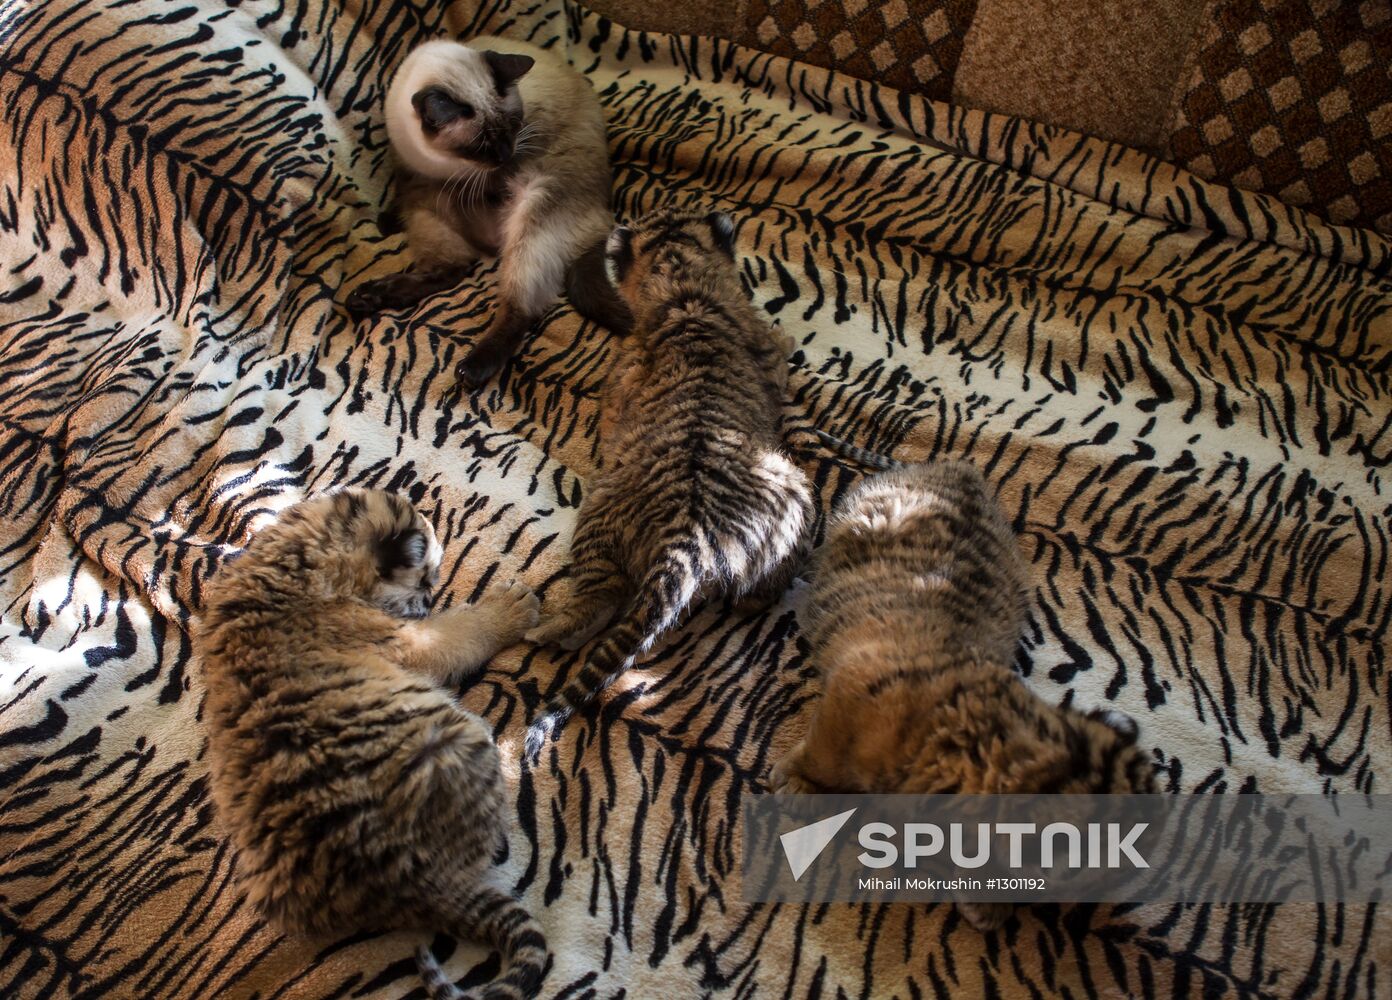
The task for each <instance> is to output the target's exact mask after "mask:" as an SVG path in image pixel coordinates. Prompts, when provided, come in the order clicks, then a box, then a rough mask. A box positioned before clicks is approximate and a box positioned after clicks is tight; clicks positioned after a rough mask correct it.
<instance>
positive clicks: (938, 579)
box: [770, 462, 1154, 926]
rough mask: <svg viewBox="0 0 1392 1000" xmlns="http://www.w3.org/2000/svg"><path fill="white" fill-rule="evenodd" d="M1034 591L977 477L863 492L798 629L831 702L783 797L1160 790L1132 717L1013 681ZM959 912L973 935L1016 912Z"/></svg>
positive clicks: (929, 472) (781, 776)
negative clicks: (1051, 697)
mask: <svg viewBox="0 0 1392 1000" xmlns="http://www.w3.org/2000/svg"><path fill="white" fill-rule="evenodd" d="M1027 581H1028V576H1027V572H1026V568H1025V563H1024V560H1023V559H1022V558H1021V555H1020V551H1019V547H1018V544H1017V542H1016V539H1015V536H1014V533H1013V532H1012V531H1011V530H1010V526H1009V524H1008V523H1007V522H1006V520H1005V516H1004V515H1003V513H1002V512H1001V511H1000V509H999V507H998V506H997V504H996V502H995V499H994V498H993V497H992V495H991V492H990V488H989V487H988V486H987V484H986V481H985V480H984V479H982V477H981V474H980V473H979V472H978V471H977V470H976V468H975V467H974V466H972V465H970V464H968V463H966V462H933V463H928V464H923V465H909V466H903V467H900V468H897V469H895V470H893V471H890V472H882V473H879V474H877V475H874V476H872V477H870V478H869V479H866V480H864V481H862V482H861V483H860V484H859V485H858V486H857V487H856V488H855V489H854V490H852V491H851V493H850V495H849V496H847V497H846V499H845V500H844V502H843V503H842V504H841V505H840V507H839V508H838V509H837V511H836V512H835V514H834V516H833V518H832V521H831V524H830V525H829V526H828V530H827V539H826V542H825V544H824V545H823V546H822V548H821V549H820V550H818V552H817V555H816V557H815V560H814V565H813V575H812V584H811V588H810V591H809V594H808V608H809V610H808V612H807V616H806V621H805V622H804V627H805V628H806V630H807V633H808V639H809V642H810V645H811V646H812V650H813V652H812V656H813V660H814V663H815V665H816V668H817V670H818V673H819V674H820V676H821V678H822V683H823V688H824V691H823V695H822V698H821V699H820V701H819V702H818V703H817V705H816V707H815V709H814V710H813V715H812V719H811V721H810V724H809V726H808V731H807V736H806V738H805V739H804V740H803V742H802V743H801V744H799V745H798V746H797V747H796V748H795V749H794V750H793V751H792V752H791V753H790V754H789V755H788V756H787V757H785V758H784V759H783V760H782V761H780V762H779V763H778V765H777V766H776V767H775V768H774V771H773V775H772V780H771V782H770V784H771V786H772V788H773V789H774V791H782V792H832V791H836V792H858V793H915V794H952V793H960V794H983V793H986V794H994V793H1017V794H1021V793H1055V792H1067V793H1095V794H1101V793H1111V792H1149V791H1153V790H1154V775H1153V770H1152V766H1151V764H1150V762H1149V761H1148V760H1147V758H1146V756H1145V755H1144V754H1143V753H1142V752H1141V751H1140V750H1139V749H1138V748H1137V746H1136V726H1135V723H1134V722H1132V721H1131V719H1130V718H1129V717H1127V716H1125V715H1123V714H1122V713H1120V712H1115V711H1110V710H1108V711H1102V712H1094V713H1090V714H1085V713H1083V712H1079V711H1075V710H1073V709H1072V708H1064V707H1060V706H1057V705H1051V704H1049V703H1048V702H1045V701H1044V700H1043V699H1041V698H1039V697H1037V696H1036V695H1034V694H1033V693H1032V692H1031V691H1030V690H1029V688H1028V687H1026V685H1025V683H1024V682H1023V681H1022V680H1021V679H1020V677H1019V676H1018V675H1017V674H1016V673H1015V671H1014V670H1013V669H1012V667H1011V663H1012V661H1013V659H1014V655H1015V648H1016V645H1017V643H1018V641H1019V637H1020V633H1021V630H1022V629H1023V626H1024V620H1025V593H1026V585H1027ZM962 909H963V911H964V913H965V914H966V915H967V917H968V919H970V920H972V922H973V923H975V924H977V925H978V926H994V925H996V924H998V923H999V922H1000V921H1001V920H1003V919H1004V917H1005V915H1006V914H1007V913H1008V908H1005V909H1002V908H1001V907H999V906H995V905H991V904H963V905H962Z"/></svg>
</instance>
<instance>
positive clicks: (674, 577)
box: [527, 209, 813, 755]
mask: <svg viewBox="0 0 1392 1000" xmlns="http://www.w3.org/2000/svg"><path fill="white" fill-rule="evenodd" d="M733 240H734V224H733V222H732V221H731V219H730V217H729V216H727V215H725V214H723V213H721V212H704V211H693V210H684V209H664V210H660V211H657V212H654V213H652V214H651V215H648V216H647V217H645V218H644V219H642V220H641V221H640V222H638V223H636V224H635V225H633V226H631V227H630V226H620V227H618V228H617V229H615V230H614V232H613V234H612V235H611V236H610V238H609V241H608V243H607V245H606V259H605V267H606V271H607V273H608V274H609V276H610V280H611V281H612V282H613V284H614V287H615V288H616V289H617V290H618V292H619V296H620V297H621V298H622V299H623V300H624V301H625V302H626V303H627V305H628V307H629V310H630V312H631V314H632V315H633V317H634V320H635V324H634V330H633V332H632V333H631V334H630V335H629V336H628V337H626V338H624V339H623V340H622V341H621V342H620V348H619V349H620V351H621V352H622V353H621V356H620V358H619V359H618V361H617V362H616V363H615V365H614V367H613V369H612V370H611V372H610V375H609V380H608V383H607V385H606V387H605V393H604V403H603V411H602V421H601V431H600V434H601V445H600V451H601V453H602V455H603V470H602V471H601V472H600V473H599V474H598V475H597V476H596V477H595V479H594V481H593V482H592V483H591V484H590V486H589V488H588V490H587V492H586V495H585V500H584V503H583V505H582V506H581V508H580V515H579V521H578V523H577V525H576V529H575V537H574V540H573V542H572V552H571V562H572V566H571V574H570V576H571V591H570V594H569V597H568V599H567V600H565V601H564V602H563V603H562V604H561V606H560V607H558V608H556V609H554V610H553V611H552V613H551V614H550V615H549V617H548V618H547V619H546V620H545V621H544V622H543V623H542V625H541V626H540V627H539V628H537V629H536V630H535V631H534V632H532V633H530V634H529V635H528V638H529V639H531V640H533V641H534V642H538V643H560V642H564V643H566V644H568V645H569V646H571V648H575V647H578V646H579V645H580V644H582V643H583V642H584V641H585V640H586V639H587V638H588V637H589V636H591V635H593V634H594V633H595V631H596V630H597V629H598V628H601V627H603V626H604V625H605V623H606V622H608V621H609V619H610V618H612V617H613V616H614V615H615V613H616V612H617V614H618V617H617V619H616V624H613V625H612V626H610V627H609V628H608V630H607V631H606V632H605V633H604V635H603V637H602V638H601V639H600V641H599V642H598V643H597V645H595V647H594V648H593V650H592V651H591V653H590V654H589V657H588V660H587V662H586V663H585V665H584V667H583V668H582V669H581V671H580V673H579V675H578V676H577V677H576V678H575V679H573V680H572V681H571V682H570V683H569V684H568V685H567V686H566V687H565V689H564V690H563V691H562V692H561V693H560V695H559V696H557V697H556V698H554V699H553V700H552V701H551V702H550V704H549V705H548V706H547V707H546V709H545V711H544V713H543V714H542V715H541V716H540V717H539V718H538V720H537V721H536V722H535V723H533V725H532V728H531V730H530V731H529V733H528V736H527V749H528V751H529V753H531V754H533V755H534V754H535V753H537V752H538V751H539V750H540V749H541V747H542V746H543V745H544V744H545V742H546V739H547V737H548V736H549V735H550V734H551V733H553V732H554V731H556V730H557V729H558V728H559V727H560V726H561V725H563V724H564V722H565V720H566V719H568V718H569V717H570V716H571V715H572V714H573V713H574V712H576V711H577V710H579V709H581V708H583V707H584V706H585V705H587V704H588V703H589V702H590V701H591V700H592V699H593V698H594V697H595V696H596V695H597V694H598V693H599V692H601V691H603V690H604V689H605V688H606V687H608V686H609V685H610V684H612V683H613V682H614V680H615V679H616V678H617V677H619V676H620V675H621V674H622V673H623V671H625V670H627V669H628V668H629V667H630V666H631V665H632V664H633V662H634V661H635V660H636V659H637V657H638V656H640V655H641V654H642V653H644V652H645V651H646V650H648V649H649V648H650V647H651V646H652V645H653V643H654V642H656V640H657V639H658V638H659V637H660V636H661V635H662V634H663V633H664V632H666V631H667V630H668V629H670V628H671V627H672V626H673V625H675V624H676V623H677V622H678V620H679V619H680V618H681V617H682V615H683V614H684V613H685V612H686V611H687V610H688V609H689V608H690V607H691V606H692V605H693V604H694V603H696V602H697V601H700V600H703V599H707V598H719V597H733V598H740V597H745V596H751V597H753V598H755V599H760V598H771V597H773V596H775V595H777V594H779V593H782V591H783V590H784V589H785V588H786V587H787V586H788V584H789V583H791V581H792V577H793V575H794V573H795V572H796V571H797V568H798V567H799V566H800V565H801V563H802V561H803V559H804V558H805V557H806V553H807V548H808V541H809V532H810V530H811V527H812V518H813V510H812V498H811V492H810V488H809V485H808V482H807V479H806V477H805V476H804V475H803V473H802V471H801V470H799V469H798V468H797V466H795V465H794V464H793V463H792V462H791V461H789V459H788V457H787V455H785V454H784V451H783V437H782V420H783V416H782V407H783V396H784V393H785V390H786V388H787V379H788V362H787V349H788V340H787V338H786V336H782V335H779V334H777V333H775V331H774V330H773V329H772V328H771V327H770V325H769V323H768V322H767V321H766V320H765V319H764V318H763V317H762V316H760V315H759V313H758V312H757V311H756V310H755V308H754V306H753V305H752V304H751V303H750V301H749V299H748V297H747V296H746V295H745V293H744V289H743V287H742V285H741V284H740V277H739V270H738V268H737V266H736V264H735V257H734V242H733Z"/></svg>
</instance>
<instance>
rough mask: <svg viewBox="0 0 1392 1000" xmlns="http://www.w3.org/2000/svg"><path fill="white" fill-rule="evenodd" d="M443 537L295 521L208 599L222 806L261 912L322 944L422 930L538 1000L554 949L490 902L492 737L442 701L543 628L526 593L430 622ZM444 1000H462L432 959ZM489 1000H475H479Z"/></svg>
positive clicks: (256, 548) (499, 593) (378, 511)
mask: <svg viewBox="0 0 1392 1000" xmlns="http://www.w3.org/2000/svg"><path fill="white" fill-rule="evenodd" d="M440 557H441V551H440V546H439V544H438V543H437V542H436V540H435V534H434V532H433V530H432V529H431V527H430V524H429V522H427V521H426V520H425V519H424V518H423V517H421V516H420V514H418V513H417V512H416V511H415V510H414V509H412V507H411V506H410V505H409V504H408V503H406V501H404V500H401V499H399V498H397V497H394V496H392V495H390V494H387V493H382V492H378V491H365V490H351V491H347V492H342V493H336V494H332V495H328V496H323V497H319V498H317V499H314V500H310V501H307V502H305V503H301V504H298V505H296V506H295V507H292V508H290V509H289V510H288V511H286V512H285V513H284V514H283V515H282V516H281V518H280V519H279V521H277V522H276V523H275V524H274V525H272V526H270V527H267V528H265V529H264V530H262V531H261V532H259V533H258V534H257V535H256V537H255V538H254V539H253V540H252V542H251V544H250V545H249V546H248V548H247V550H246V551H245V552H244V553H243V554H242V555H241V556H240V557H239V558H237V559H236V560H235V561H233V562H232V563H230V564H229V565H227V566H226V567H224V568H223V569H222V570H221V571H220V572H219V573H218V574H217V575H216V576H215V577H214V578H213V580H212V582H211V583H210V584H209V587H208V594H207V603H206V610H205V612H204V614H203V616H202V619H201V622H200V623H199V627H198V630H197V632H196V639H197V643H198V652H199V655H200V658H201V660H202V665H203V677H204V682H205V684H206V687H207V703H206V707H207V724H208V757H209V765H210V768H211V783H212V793H213V800H214V802H215V804H216V806H217V811H218V814H219V816H220V818H221V821H222V823H223V825H224V826H225V827H226V829H227V830H228V832H229V833H230V834H231V838H232V841H233V843H234V844H235V845H236V847H237V853H238V856H237V872H238V876H239V878H240V879H241V881H242V883H243V885H244V887H245V889H246V892H247V895H248V897H249V899H250V900H251V902H252V904H253V905H254V906H256V907H257V909H259V910H260V911H261V912H262V913H263V914H264V915H265V916H266V917H267V918H269V919H270V920H272V921H273V922H274V923H276V924H278V925H280V926H281V927H282V928H284V929H286V930H290V931H300V932H305V933H311V934H320V933H340V934H342V933H349V932H353V931H357V930H369V929H372V930H375V929H389V928H421V929H425V930H431V931H435V930H444V931H447V932H448V933H451V934H453V935H455V936H456V937H463V938H475V937H479V938H483V939H485V940H487V941H488V942H490V943H491V944H492V945H494V946H495V947H496V948H498V950H499V951H501V952H502V954H503V956H504V959H505V961H506V963H507V967H506V971H505V973H504V974H503V975H502V976H501V977H500V978H499V979H496V980H494V981H493V982H492V983H490V984H488V987H487V991H486V996H488V997H490V998H495V1000H504V998H517V997H530V996H532V995H533V994H534V993H535V992H536V989H537V987H538V986H539V984H540V982H541V977H542V974H543V971H544V968H545V965H546V959H547V948H546V940H545V938H544V937H543V936H542V932H541V928H540V927H539V926H538V925H537V923H536V921H535V920H533V919H532V917H531V915H530V914H529V913H528V912H527V911H526V910H525V909H523V907H522V906H521V904H519V903H518V902H517V901H516V900H515V899H514V898H513V897H512V896H510V895H508V894H507V893H504V892H502V891H501V890H498V889H495V888H492V887H490V886H488V885H485V884H484V883H483V882H482V878H483V876H484V875H485V874H486V873H487V870H488V868H489V866H490V864H491V862H492V856H493V852H494V850H495V848H496V847H497V846H498V845H499V843H500V840H501V838H502V837H503V830H504V824H505V823H506V822H507V804H506V802H505V800H504V787H503V781H502V776H501V773H500V771H499V767H498V751H497V749H496V747H495V746H494V745H493V735H492V731H491V730H490V729H489V727H488V726H487V725H486V724H485V723H484V722H483V721H482V720H481V719H479V718H478V717H477V716H474V715H471V714H470V713H468V712H466V711H464V710H463V709H461V708H460V707H459V706H458V705H457V704H456V703H455V701H454V699H453V698H452V697H451V695H450V693H449V692H448V691H447V690H445V688H444V687H443V686H442V685H444V684H446V683H448V682H450V681H452V680H455V679H457V678H458V677H460V676H461V675H463V674H465V673H468V672H469V671H472V670H475V669H477V668H479V667H481V666H482V665H483V664H484V663H485V662H486V661H487V660H488V659H489V658H490V657H492V656H493V655H494V654H495V653H496V652H498V651H499V650H500V649H503V648H504V647H506V646H510V645H512V644H513V643H515V642H517V641H518V640H519V639H520V638H521V637H522V634H523V632H525V631H526V630H527V629H528V628H529V627H531V626H532V625H533V624H535V622H536V618H537V600H536V597H535V596H534V595H533V594H532V592H531V591H530V590H529V589H528V588H526V587H524V586H521V585H519V584H513V585H511V586H509V587H502V588H498V589H495V590H492V591H489V592H488V593H486V594H485V595H484V596H483V598H482V599H481V600H480V601H479V602H478V603H477V604H473V605H469V606H463V607H454V608H451V609H450V610H448V611H445V612H442V613H440V614H435V615H431V616H429V617H427V616H426V612H427V609H428V607H429V604H430V592H431V588H433V587H434V586H435V584H436V581H437V579H438V576H439V564H440ZM417 962H418V964H419V966H420V970H421V977H422V979H423V980H424V981H425V984H426V988H427V992H428V994H429V996H430V997H431V998H432V1000H451V998H453V1000H458V998H461V997H464V996H466V994H464V993H462V992H460V991H459V990H458V989H456V988H455V987H454V985H453V984H452V983H450V982H449V981H448V980H447V979H446V978H445V976H444V974H443V972H442V971H441V969H440V966H439V963H438V962H436V960H435V958H434V956H433V955H432V954H431V953H430V950H429V948H427V947H425V946H422V947H421V948H420V950H419V951H418V953H417ZM468 995H469V996H475V994H472V993H471V994H468Z"/></svg>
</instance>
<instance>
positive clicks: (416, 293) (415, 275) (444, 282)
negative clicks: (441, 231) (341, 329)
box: [343, 264, 469, 319]
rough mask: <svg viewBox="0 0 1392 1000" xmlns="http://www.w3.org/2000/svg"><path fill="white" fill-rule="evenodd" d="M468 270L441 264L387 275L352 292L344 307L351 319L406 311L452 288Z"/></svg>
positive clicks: (461, 266)
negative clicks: (429, 297)
mask: <svg viewBox="0 0 1392 1000" xmlns="http://www.w3.org/2000/svg"><path fill="white" fill-rule="evenodd" d="M468 269H469V266H468V265H459V264H442V265H439V266H437V267H431V268H427V269H425V270H420V271H402V272H401V273H400V274H389V275H387V276H386V277H385V278H377V279H376V280H375V281H367V282H364V283H363V284H361V285H359V286H358V287H357V288H355V289H353V291H352V293H351V294H350V295H349V296H348V298H347V299H345V300H344V302H343V305H344V308H346V309H347V310H348V315H350V316H352V317H353V318H354V319H363V318H364V317H367V316H374V315H376V314H377V313H379V312H382V311H383V310H386V309H405V308H407V307H409V306H414V305H415V304H416V303H418V302H420V301H421V300H422V299H424V298H426V297H428V296H431V295H434V294H435V293H436V292H443V291H445V290H446V289H447V288H453V287H454V286H455V285H457V284H458V283H459V281H460V279H461V278H463V277H464V275H465V274H466V273H467V271H468Z"/></svg>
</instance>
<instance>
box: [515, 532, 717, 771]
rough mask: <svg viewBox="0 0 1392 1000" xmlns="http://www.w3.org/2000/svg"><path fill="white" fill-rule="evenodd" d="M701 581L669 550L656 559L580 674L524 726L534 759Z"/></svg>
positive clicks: (668, 623)
mask: <svg viewBox="0 0 1392 1000" xmlns="http://www.w3.org/2000/svg"><path fill="white" fill-rule="evenodd" d="M699 584H700V573H699V571H697V570H696V567H695V566H694V565H693V564H692V563H690V562H688V561H687V560H686V559H684V558H682V556H681V554H679V553H678V552H675V551H670V552H668V553H667V554H666V556H665V557H663V558H661V559H660V560H659V561H658V564H657V565H656V566H654V567H653V568H652V569H651V570H650V571H649V572H648V575H647V576H646V577H645V578H644V580H643V583H642V585H641V586H640V587H639V588H638V593H637V595H636V596H635V597H634V598H633V600H632V602H631V603H630V604H629V606H628V609H627V611H625V612H624V614H623V615H622V617H621V618H620V619H619V621H618V622H617V623H616V624H614V625H611V626H609V629H608V631H606V632H605V633H604V638H603V639H601V640H600V641H599V643H598V644H597V645H596V646H595V647H594V649H593V651H591V653H590V655H589V656H588V657H587V658H586V660H585V665H584V666H583V667H581V668H580V673H579V674H578V675H577V676H576V677H575V678H574V679H573V680H571V682H570V683H569V684H567V685H566V686H565V688H564V689H563V690H562V691H561V693H560V694H558V695H557V696H556V697H554V698H552V699H551V701H550V702H549V703H548V704H547V706H546V711H544V712H543V713H542V715H541V717H540V718H538V719H537V720H536V721H535V722H533V723H532V725H531V727H530V728H529V729H528V730H527V740H526V744H525V750H526V754H527V756H528V757H529V758H533V759H534V758H535V757H536V756H537V755H538V754H540V753H541V748H542V747H543V746H545V745H546V741H547V740H548V739H549V738H550V737H551V736H553V735H554V734H556V733H558V732H560V730H561V728H562V727H564V726H565V724H566V722H567V721H568V720H569V719H570V717H571V716H572V715H574V714H575V713H576V712H578V711H582V710H583V709H584V708H585V706H586V705H588V704H589V703H590V702H591V701H593V700H594V699H595V697H596V696H597V695H599V694H600V693H601V692H602V691H603V690H604V689H605V688H607V687H609V685H611V684H613V683H614V681H616V680H618V679H619V678H620V677H621V676H623V673H624V671H626V670H628V668H629V667H631V666H633V664H634V663H635V662H636V661H637V659H638V657H640V656H642V655H643V654H644V653H646V652H647V651H648V650H649V649H651V648H652V645H653V643H655V642H656V641H657V640H658V638H659V637H660V636H661V635H662V634H663V633H664V632H666V631H667V630H668V629H669V628H671V627H672V626H673V625H674V624H676V622H677V619H678V618H680V617H681V615H682V612H684V611H685V610H686V609H687V607H688V605H690V604H691V601H692V598H694V597H695V596H696V590H697V587H698V586H699Z"/></svg>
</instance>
